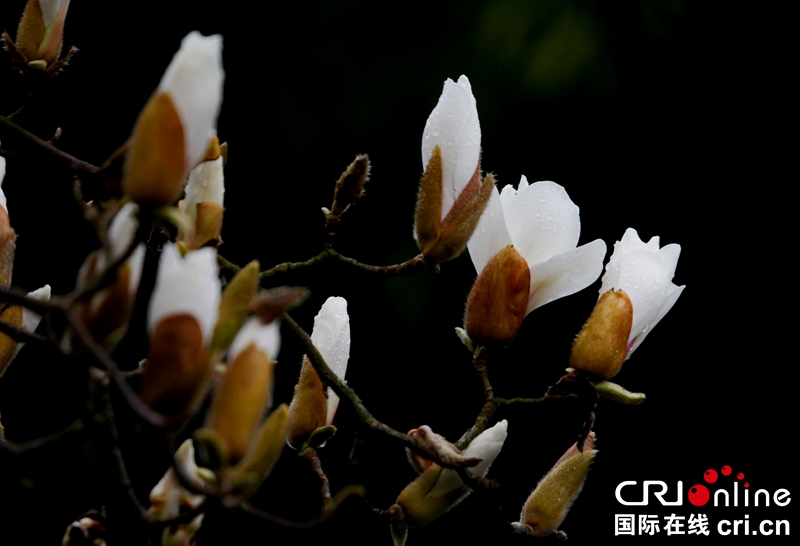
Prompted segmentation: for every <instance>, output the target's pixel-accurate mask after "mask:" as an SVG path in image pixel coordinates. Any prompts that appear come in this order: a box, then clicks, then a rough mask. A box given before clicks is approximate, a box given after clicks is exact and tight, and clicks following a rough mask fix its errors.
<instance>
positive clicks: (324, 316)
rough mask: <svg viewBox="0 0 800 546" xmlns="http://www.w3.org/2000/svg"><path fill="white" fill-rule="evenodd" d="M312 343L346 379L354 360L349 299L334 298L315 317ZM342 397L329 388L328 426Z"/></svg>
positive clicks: (338, 374)
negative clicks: (351, 353)
mask: <svg viewBox="0 0 800 546" xmlns="http://www.w3.org/2000/svg"><path fill="white" fill-rule="evenodd" d="M311 341H312V342H313V343H314V347H316V348H317V350H319V352H320V354H321V355H322V358H323V359H324V360H325V363H326V364H327V365H328V367H330V369H331V370H333V372H334V373H335V374H336V375H337V376H339V378H340V379H344V375H345V372H346V371H347V360H348V359H349V358H350V317H349V316H348V314H347V300H345V299H344V298H340V297H330V298H328V300H327V301H326V302H325V303H323V304H322V308H321V309H320V310H319V313H318V314H317V316H316V317H314V330H313V331H312V332H311ZM338 405H339V397H338V396H336V394H335V393H334V392H333V391H332V390H331V389H330V388H329V389H328V424H330V423H331V421H332V420H333V415H334V413H336V408H337V406H338Z"/></svg>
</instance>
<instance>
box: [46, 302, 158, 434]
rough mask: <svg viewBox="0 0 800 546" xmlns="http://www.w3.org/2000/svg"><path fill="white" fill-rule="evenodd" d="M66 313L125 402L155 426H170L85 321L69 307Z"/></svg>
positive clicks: (79, 337)
mask: <svg viewBox="0 0 800 546" xmlns="http://www.w3.org/2000/svg"><path fill="white" fill-rule="evenodd" d="M61 311H62V312H63V313H64V316H65V318H66V319H67V322H68V323H69V324H70V326H71V327H72V329H73V330H74V332H75V335H76V336H77V337H78V339H79V340H80V342H81V344H82V345H83V346H84V347H86V349H87V350H88V351H89V353H90V354H91V355H92V356H93V357H94V359H95V360H96V361H97V363H98V364H100V367H101V368H102V369H104V370H105V371H107V372H108V373H109V375H110V376H111V379H112V380H113V381H114V384H115V385H116V386H117V388H118V389H119V391H120V393H121V394H122V397H123V398H124V399H125V402H126V403H127V404H128V406H129V407H130V408H131V409H132V410H133V412H134V413H136V415H138V416H139V417H140V418H141V419H142V420H144V421H146V422H147V423H149V424H150V425H152V426H153V427H155V428H159V429H164V428H168V427H169V424H170V423H169V420H168V419H167V418H165V417H164V416H163V415H161V414H160V413H158V412H156V411H153V410H152V409H150V407H149V406H147V405H146V404H145V403H144V402H142V399H141V398H139V396H138V395H137V394H136V393H135V392H134V391H133V389H132V388H131V386H130V385H129V384H128V381H127V380H126V379H125V376H124V375H123V374H122V372H121V371H120V369H119V367H118V366H117V363H116V362H114V360H113V359H112V358H111V356H110V355H109V354H108V353H107V352H106V350H105V349H104V348H102V347H101V346H100V345H98V343H97V342H96V341H95V340H94V338H93V337H92V335H91V334H90V333H89V331H88V330H87V329H86V326H85V325H84V324H83V322H82V321H81V320H80V319H78V317H77V316H76V315H75V312H74V311H72V310H70V309H67V310H64V309H62V310H61Z"/></svg>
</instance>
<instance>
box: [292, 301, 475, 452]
mask: <svg viewBox="0 0 800 546" xmlns="http://www.w3.org/2000/svg"><path fill="white" fill-rule="evenodd" d="M283 320H284V321H286V323H287V324H288V325H289V327H290V328H291V329H292V330H293V331H294V333H295V334H297V336H298V337H299V338H300V340H301V341H302V342H303V343H304V344H305V346H306V355H307V356H308V359H309V360H310V361H311V364H312V365H313V366H314V369H315V370H316V371H317V374H319V376H320V379H322V381H323V382H324V383H325V384H326V385H328V386H329V387H330V388H331V389H333V392H335V393H336V394H337V395H338V396H339V398H341V399H342V400H346V401H347V402H348V403H349V404H350V405H351V406H352V408H353V410H354V411H355V412H356V415H357V416H358V418H359V419H360V420H361V422H362V423H363V424H365V425H366V426H368V427H369V428H371V429H372V430H377V431H379V432H381V433H383V434H385V435H386V436H388V437H390V438H393V439H394V440H397V441H398V442H400V443H401V444H403V445H404V446H405V447H407V448H409V449H410V450H412V451H414V452H415V453H419V454H420V455H422V456H424V457H425V458H427V459H429V460H431V461H433V462H435V463H437V464H439V465H441V466H444V467H447V468H459V465H458V464H453V463H452V462H449V463H448V462H444V461H442V460H441V458H440V457H439V456H438V455H437V454H436V453H432V452H430V451H428V450H425V449H423V448H422V447H421V446H420V445H419V444H418V443H417V441H416V440H415V439H414V438H412V437H411V436H409V435H408V434H405V433H403V432H400V431H398V430H395V429H393V428H392V427H390V426H389V425H386V424H384V423H382V422H380V421H378V420H377V419H376V418H375V417H374V416H373V415H372V413H370V411H369V410H368V409H367V408H366V406H364V404H363V402H362V401H361V398H359V397H358V395H357V394H356V391H354V390H353V389H352V388H351V387H349V386H348V385H346V384H345V383H344V382H343V381H342V380H341V379H339V376H337V375H336V374H335V373H334V372H333V370H331V369H330V368H329V367H328V365H327V364H326V363H325V359H323V358H322V355H321V354H320V353H319V351H318V350H317V348H316V347H315V346H314V343H313V342H312V341H311V336H309V335H308V334H307V333H306V331H305V330H303V329H302V328H301V327H300V326H299V325H298V324H297V323H296V322H295V321H294V319H293V318H292V317H291V316H289V314H288V313H284V314H283ZM477 462H478V461H472V462H467V463H464V464H461V465H460V466H474V465H475V464H477Z"/></svg>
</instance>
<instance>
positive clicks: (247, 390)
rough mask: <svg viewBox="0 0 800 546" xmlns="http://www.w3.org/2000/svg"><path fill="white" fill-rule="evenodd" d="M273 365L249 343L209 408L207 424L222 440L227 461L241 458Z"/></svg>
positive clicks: (258, 417) (265, 395) (266, 392)
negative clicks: (226, 453)
mask: <svg viewBox="0 0 800 546" xmlns="http://www.w3.org/2000/svg"><path fill="white" fill-rule="evenodd" d="M272 370H273V362H271V361H270V359H269V358H268V357H267V355H265V354H264V353H263V352H262V351H261V350H259V349H258V347H256V345H255V343H251V344H250V345H248V346H247V347H246V348H245V349H244V350H242V351H241V352H240V353H239V354H238V355H237V356H236V358H235V359H234V360H233V363H231V365H230V366H229V367H228V370H227V371H226V372H225V376H224V377H223V378H222V383H221V384H220V387H219V390H218V392H217V395H216V397H215V398H214V402H213V404H212V405H211V411H210V412H209V416H208V421H207V425H208V427H209V428H211V429H213V430H215V431H217V432H218V433H219V434H220V435H221V436H222V437H223V438H224V440H225V442H226V443H227V447H228V453H229V457H230V460H231V462H236V461H238V460H239V459H241V458H242V457H243V456H244V454H245V451H246V450H247V447H248V446H249V445H250V439H251V437H252V436H253V432H254V431H255V430H256V427H257V426H258V424H259V422H260V421H261V417H262V416H263V415H264V410H265V409H266V408H267V407H268V406H269V403H270V398H271V391H272Z"/></svg>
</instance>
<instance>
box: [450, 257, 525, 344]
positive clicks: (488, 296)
mask: <svg viewBox="0 0 800 546" xmlns="http://www.w3.org/2000/svg"><path fill="white" fill-rule="evenodd" d="M530 276H531V274H530V269H528V263H527V262H526V261H525V259H524V258H523V257H522V256H521V255H520V254H519V252H517V251H516V249H515V248H514V247H513V246H511V245H509V246H507V247H506V248H505V249H504V250H503V251H501V252H498V253H497V254H495V255H494V256H493V257H492V259H490V260H489V263H487V264H486V267H484V268H483V271H481V274H480V275H479V276H478V278H477V279H476V280H475V284H473V285H472V290H470V293H469V298H468V299H467V310H466V315H465V319H464V323H465V326H464V327H465V329H466V331H467V335H468V336H469V338H470V339H471V340H472V341H473V342H474V343H476V344H478V345H483V346H486V345H492V344H502V345H507V344H508V343H510V342H511V341H513V339H514V338H515V337H516V336H517V332H518V331H519V328H520V326H522V319H524V318H525V314H526V306H527V305H528V290H529V289H530Z"/></svg>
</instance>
